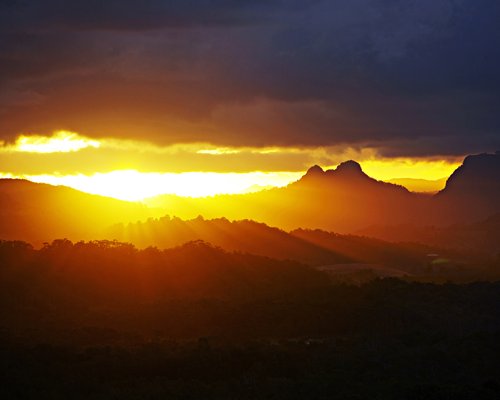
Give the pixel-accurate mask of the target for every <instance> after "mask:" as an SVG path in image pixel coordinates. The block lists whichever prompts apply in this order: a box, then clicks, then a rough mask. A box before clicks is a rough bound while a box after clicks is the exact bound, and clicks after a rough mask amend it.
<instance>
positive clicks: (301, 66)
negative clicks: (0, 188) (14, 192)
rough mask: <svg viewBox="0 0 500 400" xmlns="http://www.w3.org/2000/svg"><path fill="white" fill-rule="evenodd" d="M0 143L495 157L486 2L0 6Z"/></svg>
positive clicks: (493, 64)
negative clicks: (29, 137)
mask: <svg viewBox="0 0 500 400" xmlns="http://www.w3.org/2000/svg"><path fill="white" fill-rule="evenodd" d="M0 50H1V51H0V134H1V135H2V137H3V138H4V139H9V138H12V137H14V136H15V135H16V134H19V133H21V132H33V133H49V132H51V131H53V130H56V129H63V128H64V129H70V130H75V131H78V132H80V133H82V134H85V135H89V136H95V137H99V136H116V137H127V138H140V139H148V140H152V141H155V142H158V143H165V144H166V143H177V142H192V141H203V142H212V143H215V144H223V145H250V146H269V145H280V146H322V145H338V144H340V145H342V144H345V145H346V146H355V147H356V146H361V147H362V146H371V147H376V148H378V149H379V151H380V152H381V154H384V155H390V156H392V155H393V156H400V155H417V156H419V155H422V156H426V155H461V154H467V153H473V152H480V151H494V150H497V149H499V148H500V76H499V71H500V2H499V1H498V0H419V1H396V0H337V1H333V0H332V1H320V0H315V1H308V2H304V1H285V0H282V1H279V0H276V1H228V0H224V1H223V0H212V1H209V0H204V1H203V0H201V1H193V0H191V1H189V0H188V1H186V0H184V1H159V0H143V1H129V0H121V1H118V0H112V1H96V0H90V1H89V0H87V1H82V0H73V1H62V0H59V1H56V0H45V1H31V0H19V1H16V0H0Z"/></svg>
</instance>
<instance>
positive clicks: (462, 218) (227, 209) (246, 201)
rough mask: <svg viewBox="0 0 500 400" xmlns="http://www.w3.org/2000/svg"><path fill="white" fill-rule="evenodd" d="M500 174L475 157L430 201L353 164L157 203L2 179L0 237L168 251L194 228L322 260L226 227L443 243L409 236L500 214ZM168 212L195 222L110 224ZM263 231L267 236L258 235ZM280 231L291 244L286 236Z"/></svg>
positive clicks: (274, 252) (251, 246)
mask: <svg viewBox="0 0 500 400" xmlns="http://www.w3.org/2000/svg"><path fill="white" fill-rule="evenodd" d="M499 177H500V153H498V152H497V153H495V154H480V155H474V156H468V157H467V158H466V159H465V160H464V163H463V165H462V166H461V167H460V168H458V169H457V170H456V171H455V172H454V173H453V174H452V175H451V177H450V178H449V179H448V181H447V183H446V187H445V188H444V189H443V190H442V191H440V192H439V193H438V194H436V195H433V196H431V195H424V194H417V193H413V192H410V191H408V190H407V189H406V188H404V187H403V186H400V185H395V184H391V183H386V182H381V181H377V180H375V179H373V178H371V177H369V176H367V175H366V174H365V173H364V172H363V171H362V169H361V167H360V165H359V164H358V163H356V162H354V161H347V162H344V163H342V164H340V165H339V166H338V167H337V168H336V169H334V170H327V171H324V170H322V169H321V168H320V167H318V166H314V167H311V168H310V169H309V170H308V171H307V173H306V174H305V175H304V176H303V177H302V178H301V179H300V180H298V181H297V182H294V183H292V184H290V185H288V186H286V187H284V188H274V189H269V190H263V191H260V192H256V193H248V194H241V195H221V196H214V197H207V198H183V197H178V196H159V197H156V198H154V199H151V200H150V201H149V204H152V205H153V206H154V207H146V206H144V205H141V204H138V203H130V202H124V201H119V200H115V199H110V198H106V197H101V196H94V195H90V194H86V193H82V192H78V191H76V190H73V189H69V188H65V187H54V186H50V185H44V184H36V183H32V182H28V181H22V180H12V179H3V180H0V239H21V240H28V241H31V242H37V243H41V242H42V241H49V240H52V239H54V238H62V237H67V238H70V239H73V240H80V239H87V240H88V239H99V238H117V239H120V240H121V239H122V238H123V239H125V240H128V238H133V241H134V242H136V243H138V244H140V245H142V244H144V245H149V244H155V245H160V246H163V245H167V244H168V245H172V244H179V243H181V241H182V240H183V239H182V240H181V238H186V240H191V239H192V238H193V237H192V235H190V234H188V233H189V232H190V229H200V230H201V231H205V232H206V233H207V235H205V237H203V236H202V237H201V238H202V239H204V240H206V238H207V237H208V236H210V237H212V238H217V240H215V239H214V241H215V244H220V245H221V246H223V247H225V248H229V249H236V250H241V251H248V252H256V251H257V249H263V248H268V250H266V251H267V252H268V253H267V254H266V253H262V252H261V253H258V254H263V255H268V256H272V257H277V256H278V255H279V254H278V253H280V252H281V253H282V254H283V255H287V254H288V255H290V254H294V253H293V252H294V251H295V250H297V253H300V255H301V257H305V258H307V257H312V258H315V257H316V258H318V260H319V259H321V257H323V256H326V255H325V254H322V253H321V252H320V251H318V249H317V248H314V249H313V248H311V243H308V244H307V245H306V244H304V243H303V242H300V243H299V242H297V237H295V238H290V237H288V236H287V237H286V240H285V239H284V238H285V236H284V235H287V234H286V233H285V232H281V233H280V232H279V231H277V230H275V231H272V235H271V234H270V233H269V232H268V231H266V233H265V234H264V230H263V229H260V228H262V226H261V225H259V224H256V223H253V222H248V221H247V222H238V223H233V224H231V223H230V222H229V221H228V220H245V219H247V220H255V221H259V222H263V223H266V224H267V225H270V226H277V227H279V228H281V229H283V230H285V231H291V230H294V229H297V228H304V229H322V230H324V231H330V232H340V233H352V232H358V233H359V232H361V233H363V234H366V235H371V236H375V237H379V238H384V239H388V240H396V241H398V240H414V241H415V240H417V241H421V242H423V243H431V244H432V245H442V244H443V242H440V241H436V240H427V239H426V236H425V235H411V234H410V232H412V229H413V230H414V231H415V229H416V228H423V227H426V226H436V227H440V229H441V228H443V229H444V228H445V227H446V226H449V225H452V224H458V225H459V226H468V225H471V224H473V223H476V222H478V221H482V220H486V219H487V218H488V217H491V216H492V215H494V214H497V213H500V179H499ZM166 214H168V215H175V216H178V217H180V218H182V219H185V220H186V219H188V220H192V221H187V222H186V223H185V226H184V227H182V226H181V225H182V224H181V223H180V222H179V221H180V220H178V219H174V220H170V221H169V220H162V221H163V222H162V223H159V222H150V223H148V224H142V225H141V224H137V225H136V229H137V230H141V231H142V234H141V235H140V236H139V235H136V234H132V233H130V232H132V231H131V230H132V229H133V227H134V225H130V226H129V227H128V228H127V229H128V231H127V232H121V233H120V232H119V231H115V232H113V234H115V235H116V237H113V236H112V234H111V233H110V232H111V231H110V226H112V225H115V228H116V224H118V223H124V224H127V223H130V222H134V221H140V220H146V219H148V218H152V217H154V218H158V217H160V216H162V215H166ZM198 215H203V217H204V218H206V219H207V220H211V219H215V221H212V222H210V223H208V222H206V221H205V222H203V223H201V222H196V220H194V219H195V218H196V217H197V216H198ZM220 218H226V219H224V220H223V219H220ZM173 221H174V222H175V221H177V222H175V223H174V222H173ZM176 224H177V226H176V229H177V230H174V231H175V232H176V235H178V236H177V237H175V238H174V237H173V236H172V234H169V229H173V228H174V227H175V225H176ZM167 226H168V227H169V228H168V229H167V228H166V227H167ZM403 227H404V228H403ZM181 228H182V229H181ZM269 229H272V228H269ZM148 230H149V231H148ZM155 230H157V231H158V232H155ZM227 231H229V233H228V232H227ZM255 231H257V232H260V233H259V235H260V234H262V235H263V236H262V237H259V238H257V236H258V235H257V234H256V233H255ZM186 232H188V233H186ZM388 232H394V234H393V235H390V234H388ZM443 232H444V231H443ZM160 233H161V235H160ZM148 235H149V236H148ZM169 235H170V236H169ZM256 235H257V236H256ZM266 235H267V236H266ZM280 235H281V237H282V238H283V240H284V241H282V240H281V239H280V240H278V237H279V236H280ZM292 236H293V235H292ZM151 239H154V240H151ZM174 239H175V240H174ZM301 239H303V238H301ZM238 240H240V241H242V242H243V244H240V245H239V247H238V246H237V245H236V243H237V241H238ZM268 240H270V241H269V242H267V241H268ZM273 240H274V242H273ZM174 242H175V243H174ZM314 244H315V245H316V246H317V243H314ZM266 246H267V247H266ZM280 246H283V247H280ZM299 249H300V250H299ZM328 251H329V253H328V254H327V256H328V257H333V256H332V254H331V252H332V251H334V252H335V249H333V250H332V249H328ZM335 256H336V257H338V258H337V259H336V262H343V260H344V261H346V259H351V257H350V256H349V255H348V254H345V253H339V254H335ZM278 258H280V257H278ZM295 259H299V257H298V256H297V257H295Z"/></svg>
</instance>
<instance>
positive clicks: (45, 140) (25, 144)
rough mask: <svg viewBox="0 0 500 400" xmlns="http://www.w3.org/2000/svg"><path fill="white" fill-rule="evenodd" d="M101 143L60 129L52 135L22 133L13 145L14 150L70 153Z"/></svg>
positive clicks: (96, 146) (95, 146)
mask: <svg viewBox="0 0 500 400" xmlns="http://www.w3.org/2000/svg"><path fill="white" fill-rule="evenodd" d="M99 146H100V143H99V142H98V141H97V140H92V139H89V138H86V137H84V136H80V135H78V134H77V133H74V132H68V131H58V132H56V133H54V134H53V135H52V136H39V135H29V136H27V135H21V136H19V137H18V138H17V140H16V142H15V144H14V145H13V146H12V148H13V150H14V151H20V152H27V153H68V152H71V151H79V150H82V149H85V148H87V147H94V148H98V147H99Z"/></svg>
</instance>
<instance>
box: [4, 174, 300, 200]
mask: <svg viewBox="0 0 500 400" xmlns="http://www.w3.org/2000/svg"><path fill="white" fill-rule="evenodd" d="M300 176H301V173H300V172H249V173H212V172H185V173H178V174H174V173H144V172H138V171H134V170H125V171H113V172H108V173H96V174H93V175H83V174H79V175H64V176H58V175H33V176H22V178H26V179H28V180H30V181H33V182H38V183H49V184H52V185H64V186H69V187H72V188H74V189H78V190H81V191H83V192H87V193H92V194H99V195H102V196H109V197H114V198H117V199H121V200H129V201H138V200H143V199H145V198H148V197H153V196H157V195H160V194H176V195H179V196H188V197H203V196H212V195H216V194H234V193H248V192H252V191H257V190H260V189H264V188H267V187H274V186H285V185H287V184H288V183H290V182H291V181H294V180H297V179H299V177H300ZM3 177H5V178H12V177H15V176H12V175H3Z"/></svg>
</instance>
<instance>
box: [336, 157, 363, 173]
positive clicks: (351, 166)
mask: <svg viewBox="0 0 500 400" xmlns="http://www.w3.org/2000/svg"><path fill="white" fill-rule="evenodd" d="M335 171H336V172H339V173H342V174H344V173H348V174H364V173H363V170H362V169H361V165H359V163H357V162H356V161H354V160H349V161H344V162H343V163H340V164H339V165H338V166H337V168H336V169H335Z"/></svg>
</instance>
